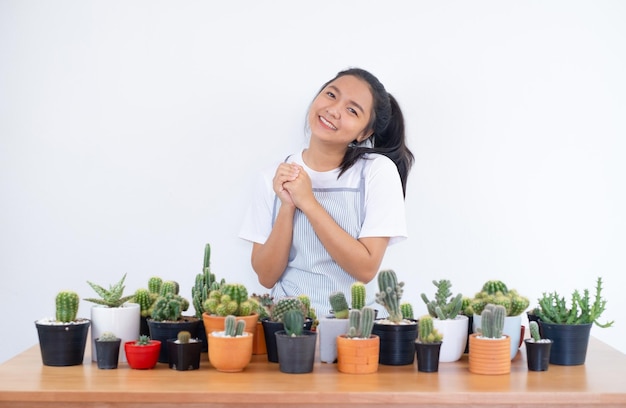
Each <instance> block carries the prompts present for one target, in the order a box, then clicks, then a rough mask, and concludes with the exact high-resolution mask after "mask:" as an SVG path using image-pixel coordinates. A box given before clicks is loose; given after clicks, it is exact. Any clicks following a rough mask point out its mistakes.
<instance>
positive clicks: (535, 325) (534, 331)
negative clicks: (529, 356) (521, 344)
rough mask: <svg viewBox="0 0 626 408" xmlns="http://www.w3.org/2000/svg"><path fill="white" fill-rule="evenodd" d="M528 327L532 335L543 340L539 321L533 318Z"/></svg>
mask: <svg viewBox="0 0 626 408" xmlns="http://www.w3.org/2000/svg"><path fill="white" fill-rule="evenodd" d="M528 327H529V329H530V337H531V338H532V339H533V340H535V341H539V340H541V334H539V323H537V322H536V321H534V320H531V321H530V322H529V323H528Z"/></svg>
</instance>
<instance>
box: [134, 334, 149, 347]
mask: <svg viewBox="0 0 626 408" xmlns="http://www.w3.org/2000/svg"><path fill="white" fill-rule="evenodd" d="M149 344H150V337H148V336H146V335H145V334H142V335H141V336H139V339H138V340H137V341H136V342H135V345H137V346H147V345H149Z"/></svg>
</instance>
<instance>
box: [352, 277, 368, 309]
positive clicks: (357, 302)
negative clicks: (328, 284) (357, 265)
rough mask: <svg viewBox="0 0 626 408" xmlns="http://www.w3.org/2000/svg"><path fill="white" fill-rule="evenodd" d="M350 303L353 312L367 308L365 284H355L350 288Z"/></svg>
mask: <svg viewBox="0 0 626 408" xmlns="http://www.w3.org/2000/svg"><path fill="white" fill-rule="evenodd" d="M350 296H351V299H350V302H351V304H352V309H353V310H361V309H363V307H365V284H364V283H363V282H358V281H357V282H354V283H353V284H352V286H350Z"/></svg>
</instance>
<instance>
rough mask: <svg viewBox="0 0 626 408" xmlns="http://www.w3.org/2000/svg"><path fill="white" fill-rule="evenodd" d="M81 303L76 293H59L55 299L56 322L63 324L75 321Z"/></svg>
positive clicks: (66, 291) (67, 291)
mask: <svg viewBox="0 0 626 408" xmlns="http://www.w3.org/2000/svg"><path fill="white" fill-rule="evenodd" d="M79 301H80V298H79V297H78V294H77V293H76V292H72V291H69V290H65V291H61V292H59V293H57V295H56V299H55V303H56V320H57V321H58V322H63V323H69V322H73V321H75V320H76V315H77V314H78V302H79Z"/></svg>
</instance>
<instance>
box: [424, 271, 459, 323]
mask: <svg viewBox="0 0 626 408" xmlns="http://www.w3.org/2000/svg"><path fill="white" fill-rule="evenodd" d="M433 285H435V286H436V287H437V292H436V293H435V298H434V299H433V300H432V301H431V300H429V299H428V297H427V296H426V294H424V293H422V295H421V297H422V300H423V301H424V303H426V308H427V309H428V314H430V315H431V316H432V317H436V318H438V319H441V320H447V319H454V318H455V317H456V316H457V315H458V314H459V312H461V309H462V307H463V295H462V294H460V293H459V294H458V295H456V296H455V297H454V298H452V299H450V298H451V297H452V293H451V292H450V288H451V287H452V284H451V283H450V281H449V280H447V279H442V280H440V281H435V280H434V281H433Z"/></svg>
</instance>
